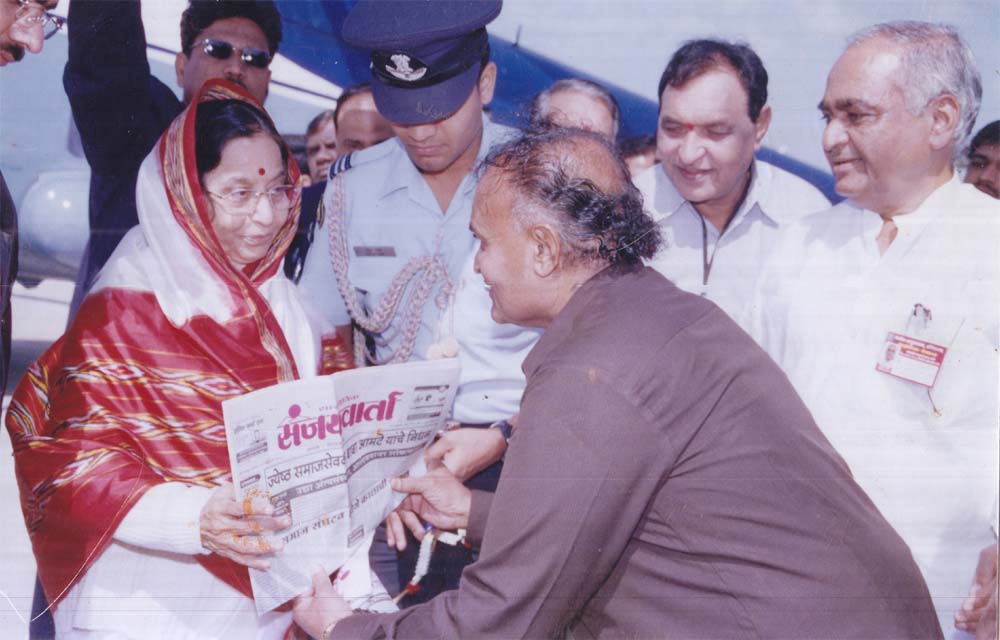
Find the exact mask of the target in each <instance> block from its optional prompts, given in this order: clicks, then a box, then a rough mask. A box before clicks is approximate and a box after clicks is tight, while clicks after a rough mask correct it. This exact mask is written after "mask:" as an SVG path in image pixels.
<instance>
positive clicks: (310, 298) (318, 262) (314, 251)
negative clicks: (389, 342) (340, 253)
mask: <svg viewBox="0 0 1000 640" xmlns="http://www.w3.org/2000/svg"><path fill="white" fill-rule="evenodd" d="M329 191H330V189H329V188H328V189H327V192H329ZM326 196H327V194H324V196H323V198H324V205H325V206H327V207H328V206H329V199H327V197H326ZM299 292H300V294H301V296H302V298H303V300H304V301H305V302H306V303H307V304H308V306H309V307H310V308H311V309H314V310H315V311H317V312H318V313H319V315H320V316H322V317H323V318H324V319H325V320H326V321H327V322H329V323H330V324H332V325H334V326H338V325H347V324H351V315H350V314H349V313H348V312H347V305H345V304H344V299H343V297H342V296H341V295H340V291H339V290H338V289H337V278H336V276H335V275H334V273H333V263H332V262H331V261H330V210H329V208H327V211H326V215H325V216H324V219H323V224H322V225H321V226H319V227H317V228H316V233H315V235H314V236H313V242H312V245H311V246H310V247H309V253H307V254H306V261H305V264H304V265H302V277H301V278H300V279H299Z"/></svg>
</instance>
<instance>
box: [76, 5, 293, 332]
mask: <svg viewBox="0 0 1000 640" xmlns="http://www.w3.org/2000/svg"><path fill="white" fill-rule="evenodd" d="M180 27H181V52H180V53H178V54H177V57H176V61H175V65H174V66H175V69H176V72H177V84H178V85H179V86H180V87H181V89H182V90H183V96H184V99H183V102H182V101H181V100H178V99H177V97H176V96H175V95H174V93H173V91H172V90H171V89H170V88H169V87H167V86H166V85H165V84H163V83H161V82H160V81H159V80H157V79H156V78H154V77H153V76H152V75H151V73H150V70H149V63H148V62H147V60H146V40H145V35H144V33H143V27H142V17H141V4H140V2H139V1H138V0H128V1H125V2H106V1H104V0H77V1H75V2H73V3H72V5H71V6H70V9H69V61H68V62H67V64H66V70H65V74H64V76H63V84H64V85H65V88H66V94H67V96H69V101H70V106H71V107H72V110H73V118H74V120H75V121H76V126H77V129H79V131H80V139H81V141H82V143H83V149H84V153H85V154H86V156H87V162H88V163H89V164H90V169H91V181H90V238H89V241H88V244H87V249H86V251H85V254H84V258H83V261H82V263H81V265H80V272H79V274H78V276H77V284H76V291H75V292H74V296H73V302H72V305H71V313H75V311H76V309H77V308H78V306H79V304H80V302H81V300H82V299H83V297H84V295H86V292H87V289H88V288H89V286H90V285H91V284H92V282H93V280H94V278H95V276H96V275H97V272H98V271H99V270H100V268H101V267H102V266H103V265H104V263H105V262H106V261H107V259H108V257H109V256H110V255H111V253H112V251H114V249H115V247H116V246H117V245H118V242H119V241H120V240H121V238H122V236H123V235H125V232H126V231H128V230H129V228H131V227H133V226H135V224H136V212H135V179H136V175H137V173H138V171H139V165H140V164H141V163H142V160H143V158H145V157H146V155H147V154H148V153H149V150H150V149H152V147H153V144H154V143H155V142H156V140H157V138H159V136H160V134H161V133H163V131H164V129H166V127H167V125H169V124H170V122H171V121H172V120H173V119H174V117H176V116H177V114H178V113H180V112H181V109H183V107H184V105H185V104H186V103H188V102H189V101H190V99H191V96H193V95H194V94H195V93H196V92H197V91H198V89H199V88H200V87H201V86H202V84H204V82H205V81H206V80H208V79H209V78H225V79H227V80H229V81H231V82H233V83H235V84H237V85H239V86H241V87H243V88H245V89H246V90H247V91H248V92H249V93H250V95H252V96H253V97H254V99H256V100H257V101H258V102H260V103H261V104H263V102H264V100H265V98H266V97H267V90H268V83H269V82H270V79H271V71H270V69H269V65H270V63H271V59H272V58H273V57H274V54H275V53H276V52H277V50H278V44H279V43H280V42H281V35H282V29H281V16H280V14H279V13H278V10H277V8H276V7H275V6H274V4H273V2H271V1H270V0H257V1H247V0H238V1H227V2H215V1H213V0H191V2H190V4H189V5H188V7H187V9H185V11H184V13H183V15H182V16H181V25H180Z"/></svg>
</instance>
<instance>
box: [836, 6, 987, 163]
mask: <svg viewBox="0 0 1000 640" xmlns="http://www.w3.org/2000/svg"><path fill="white" fill-rule="evenodd" d="M873 38H885V39H886V40H889V41H891V42H894V43H896V44H899V45H901V46H902V47H903V48H904V51H903V55H902V59H901V61H900V67H901V70H902V75H901V76H900V77H898V78H897V79H896V84H897V86H898V87H899V88H900V90H901V91H902V92H903V97H904V99H905V101H906V108H907V109H908V110H909V111H910V113H912V114H914V115H916V114H918V113H920V112H921V111H923V109H924V107H926V106H927V105H928V104H930V102H931V101H932V100H934V99H935V98H937V97H940V96H943V95H951V96H954V98H955V99H956V100H957V101H958V104H959V108H960V109H961V114H960V120H959V124H958V127H956V129H955V153H956V155H958V154H960V153H961V152H962V150H963V149H964V147H965V144H964V143H965V141H966V140H967V139H968V138H969V136H971V135H972V129H973V127H974V126H975V124H976V117H977V116H978V115H979V106H980V104H981V102H982V99H983V82H982V79H981V77H980V75H979V68H978V67H977V65H976V59H975V56H973V55H972V50H971V49H969V45H967V44H966V43H965V41H964V40H962V37H961V36H960V35H958V31H956V30H955V28H954V27H951V26H948V25H944V24H937V23H933V22H918V21H914V20H901V21H899V22H885V23H882V24H877V25H875V26H872V27H868V28H867V29H863V30H861V31H859V32H858V33H856V34H854V35H853V36H851V38H850V39H849V45H854V44H857V43H859V42H864V41H866V40H871V39H873Z"/></svg>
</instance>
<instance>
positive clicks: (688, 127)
mask: <svg viewBox="0 0 1000 640" xmlns="http://www.w3.org/2000/svg"><path fill="white" fill-rule="evenodd" d="M681 126H683V127H684V129H685V130H687V131H694V125H693V124H691V123H690V122H682V123H681ZM261 175H263V174H261Z"/></svg>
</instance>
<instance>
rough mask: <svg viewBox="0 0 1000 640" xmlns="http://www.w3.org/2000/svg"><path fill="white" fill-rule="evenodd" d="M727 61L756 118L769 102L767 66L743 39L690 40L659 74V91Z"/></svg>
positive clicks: (661, 97)
mask: <svg viewBox="0 0 1000 640" xmlns="http://www.w3.org/2000/svg"><path fill="white" fill-rule="evenodd" d="M720 65H725V66H729V67H732V68H733V70H734V71H736V75H737V76H738V77H739V79H740V84H742V85H743V88H744V89H745V90H746V92H747V112H748V115H749V116H750V121H751V122H757V118H759V117H760V112H761V110H762V109H763V108H764V105H765V104H767V69H765V68H764V63H763V62H761V59H760V56H758V55H757V53H756V52H755V51H754V50H753V49H751V48H750V46H749V45H747V44H744V43H741V42H739V43H734V42H726V41H724V40H711V39H702V40H689V41H688V42H685V43H684V44H683V45H681V48H680V49H678V50H677V51H676V52H674V55H673V56H672V57H671V58H670V62H668V63H667V67H666V69H664V70H663V74H662V75H661V76H660V84H659V87H658V88H657V90H656V91H657V95H658V96H660V99H661V100H662V99H663V90H664V89H666V88H667V87H668V86H670V87H674V88H675V89H679V88H681V87H683V86H684V85H685V84H687V83H688V82H689V81H690V80H693V79H694V78H697V77H698V76H700V75H701V74H703V73H705V72H707V71H710V70H712V69H715V68H717V67H719V66H720Z"/></svg>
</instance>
